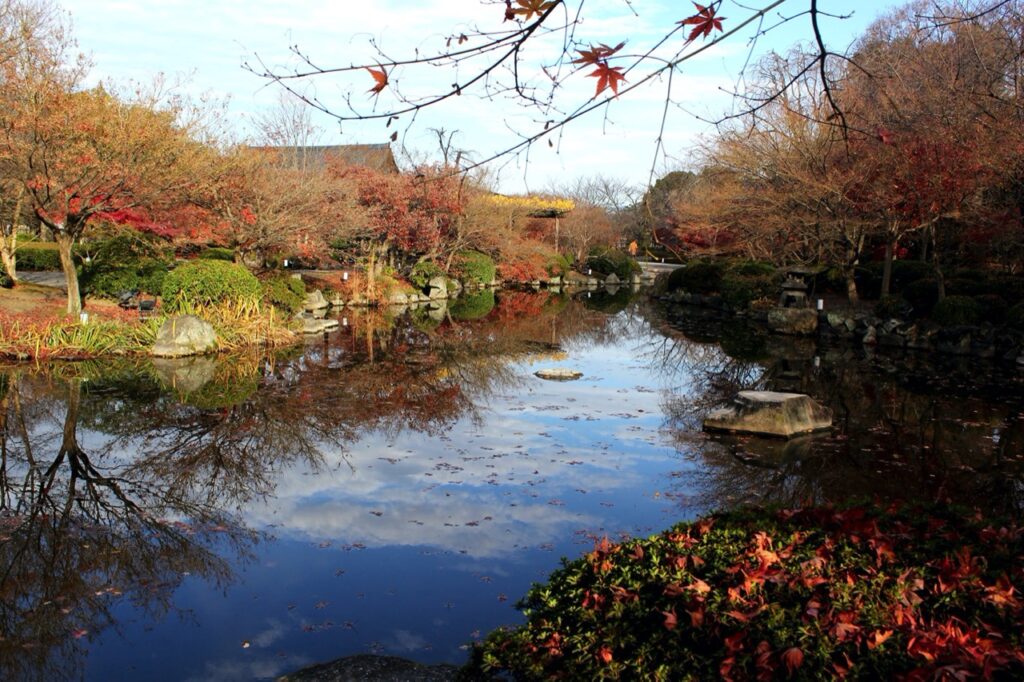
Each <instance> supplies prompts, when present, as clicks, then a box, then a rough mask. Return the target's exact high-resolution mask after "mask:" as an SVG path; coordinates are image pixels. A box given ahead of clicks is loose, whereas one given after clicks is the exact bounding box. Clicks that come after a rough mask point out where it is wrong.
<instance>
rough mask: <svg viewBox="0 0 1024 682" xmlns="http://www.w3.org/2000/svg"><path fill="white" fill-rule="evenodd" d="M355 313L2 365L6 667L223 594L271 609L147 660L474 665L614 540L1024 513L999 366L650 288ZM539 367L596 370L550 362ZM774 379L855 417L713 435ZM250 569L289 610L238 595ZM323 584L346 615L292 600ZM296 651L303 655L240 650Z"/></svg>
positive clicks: (131, 650)
mask: <svg viewBox="0 0 1024 682" xmlns="http://www.w3.org/2000/svg"><path fill="white" fill-rule="evenodd" d="M337 317H338V318H339V322H340V323H341V325H340V327H339V329H338V330H337V331H336V332H332V333H329V334H324V335H319V336H316V337H311V338H308V339H307V340H306V342H305V343H304V344H303V345H302V346H301V347H299V348H295V349H292V350H289V351H287V352H283V353H279V354H272V355H254V356H242V357H204V358H192V359H187V360H174V361H167V360H145V359H144V360H134V361H128V360H123V359H122V360H119V361H111V362H90V363H79V364H63V365H59V364H56V365H50V366H38V367H24V366H20V367H13V368H6V369H0V677H2V678H3V679H33V678H35V679H65V678H69V677H86V678H93V679H100V678H102V677H103V676H104V673H106V674H107V675H108V676H109V675H111V674H114V675H116V674H118V671H120V670H121V669H120V668H119V667H118V666H119V665H120V664H121V661H122V659H125V658H130V657H133V656H135V657H136V658H138V657H137V652H138V651H139V649H144V648H146V647H152V648H154V649H157V648H158V645H156V644H154V643H153V638H154V637H156V635H152V634H150V632H149V631H150V629H152V628H153V627H158V626H156V625H146V626H140V625H132V624H133V623H140V622H141V623H146V624H157V623H165V622H166V621H168V620H169V619H168V616H169V615H172V614H178V615H180V616H181V617H182V619H183V622H189V621H190V620H193V619H194V620H196V621H199V620H200V619H202V618H203V615H204V614H205V617H206V619H207V621H211V620H212V619H213V618H214V616H217V615H218V614H219V612H221V611H228V612H231V613H230V614H229V615H231V622H230V627H232V628H234V627H236V626H237V627H239V629H240V631H242V632H246V633H248V632H249V631H250V630H258V629H259V628H264V631H263V632H262V634H260V635H259V636H258V637H256V636H253V637H252V647H251V648H250V647H249V644H250V641H249V639H245V640H244V644H243V645H242V646H239V645H240V644H241V643H242V641H243V637H242V636H236V635H235V634H234V630H232V631H231V634H224V633H221V632H218V631H217V630H216V628H218V627H220V628H222V629H226V628H228V627H229V625H224V624H223V623H222V624H220V625H216V624H208V623H206V624H204V623H198V622H196V623H193V624H192V625H190V626H186V625H182V626H180V629H181V631H183V632H186V633H189V632H194V631H195V630H194V628H196V627H199V626H200V625H203V626H205V627H208V628H212V629H208V630H204V633H205V636H204V637H203V638H202V642H201V643H199V642H197V644H196V649H195V650H194V651H193V654H194V658H195V660H188V661H184V660H171V659H172V654H171V653H170V652H169V651H168V652H163V651H155V652H154V653H152V654H151V656H150V659H147V660H146V661H141V662H140V661H139V660H136V659H133V660H135V664H137V665H139V666H144V665H150V666H154V665H155V666H156V667H155V669H156V670H162V671H163V674H166V675H168V676H172V677H189V676H195V675H198V676H200V677H204V676H205V677H222V678H224V679H243V678H247V679H251V678H253V677H272V676H274V675H276V674H280V673H282V672H285V671H287V670H288V669H295V668H298V667H301V666H302V665H305V664H308V663H313V662H315V661H316V660H323V659H326V658H335V657H338V656H341V655H353V654H360V653H367V652H369V653H375V654H376V653H383V652H386V653H389V654H395V655H399V656H408V657H411V658H415V659H417V660H419V661H421V662H431V663H439V662H449V663H459V660H458V657H459V655H460V653H459V652H460V649H459V647H460V645H462V644H464V643H465V642H466V641H467V639H469V638H470V637H471V636H478V635H479V631H480V630H481V629H482V630H484V631H486V629H488V628H491V627H494V626H495V625H497V624H500V623H503V622H511V621H512V620H514V618H516V617H517V616H516V615H515V614H514V612H513V611H512V609H511V607H510V603H512V602H514V601H515V599H516V598H518V596H520V595H521V594H522V592H523V591H524V590H525V588H526V587H527V586H528V585H529V583H530V582H532V581H533V580H536V579H540V578H541V577H543V575H544V574H546V572H548V571H550V570H551V569H552V568H554V566H555V565H557V558H558V554H559V553H561V554H573V553H578V552H579V551H582V550H583V549H585V547H583V545H585V543H586V542H588V541H589V540H588V538H589V537H591V536H592V535H594V534H598V533H600V534H611V535H615V534H617V533H621V532H634V533H636V532H653V531H655V530H658V529H660V528H663V527H665V526H667V525H670V524H671V523H673V522H674V521H677V520H679V519H680V517H688V516H690V515H692V514H695V513H699V512H703V511H706V510H708V509H710V508H723V507H730V506H734V505H737V504H741V503H746V502H768V503H774V504H784V505H795V504H800V503H802V502H806V501H816V502H817V501H842V500H844V499H850V498H863V497H869V498H877V499H879V500H882V501H888V500H894V499H910V500H918V501H951V502H960V503H966V504H968V505H971V506H981V507H985V508H988V509H990V510H997V511H1008V512H1013V513H1018V512H1019V511H1020V510H1021V507H1022V504H1024V489H1022V488H1024V486H1022V481H1024V477H1022V465H1021V461H1022V457H1024V417H1022V406H1024V387H1022V382H1021V378H1020V375H1019V374H1005V373H1003V372H1002V371H1001V370H1000V369H999V368H998V367H996V366H988V365H985V366H979V365H977V364H971V363H962V362H957V361H952V360H949V361H946V360H934V359H925V358H920V357H914V356H905V357H896V356H884V355H868V354H865V353H864V352H863V351H860V350H848V349H837V348H822V347H818V346H817V345H816V343H815V342H814V341H810V340H799V339H792V338H781V337H769V336H766V335H764V334H763V333H761V332H759V331H758V330H757V329H755V328H751V327H748V326H745V325H742V324H737V323H735V322H723V321H721V320H717V319H714V318H711V317H705V316H702V315H701V314H700V313H699V311H693V310H682V309H678V308H676V309H665V308H662V307H660V306H656V305H652V304H650V303H648V302H646V301H644V300H642V299H637V298H635V297H634V296H633V295H632V292H630V291H629V290H627V289H620V290H619V291H616V292H607V291H590V292H587V291H584V292H582V293H578V294H575V295H574V296H571V297H570V296H566V295H557V294H553V293H539V294H538V293H531V292H516V291H505V292H498V293H496V294H495V293H494V292H489V291H488V292H482V293H478V294H473V295H467V296H464V297H462V298H460V299H459V300H457V301H455V302H454V303H453V304H452V305H451V306H450V307H449V306H446V305H433V306H421V307H418V308H415V309H404V310H403V309H390V310H351V309H346V310H343V311H342V312H340V313H337ZM539 363H543V364H546V365H559V364H564V363H571V364H572V365H573V367H580V368H582V369H583V370H584V373H585V378H584V380H583V381H581V382H569V383H567V384H559V385H555V384H551V383H548V382H543V381H540V380H539V379H536V378H535V377H533V369H534V367H535V366H536V365H537V364H539ZM588 363H589V364H588ZM748 388H757V389H771V390H784V391H799V392H805V393H808V394H810V395H812V396H813V397H815V398H816V399H817V400H819V401H821V402H823V403H824V404H826V405H828V406H829V407H830V408H831V409H832V410H833V411H834V414H835V416H836V428H835V430H834V431H833V432H832V433H830V434H825V435H823V436H817V437H814V438H804V439H794V440H791V441H785V442H784V441H773V440H763V439H755V438H727V437H711V436H708V435H706V434H704V433H702V431H701V428H700V426H701V420H702V418H703V416H704V414H706V412H707V411H708V410H710V409H712V408H713V407H715V406H717V405H720V404H722V403H723V402H725V401H726V400H728V399H729V398H731V397H732V395H734V394H735V393H736V392H737V391H738V390H743V389H748ZM275 546H276V547H277V549H275ZM360 550H366V551H365V552H364V551H360ZM327 552H331V553H330V554H328V553H327ZM342 561H344V565H343V568H339V565H341V564H342ZM243 574H245V575H246V576H247V578H243V577H241V576H242V575H243ZM425 575H426V576H430V578H429V580H426V579H425V578H424V577H423V576H425ZM246 581H248V583H249V584H250V585H264V586H265V587H264V589H265V590H268V591H270V592H271V594H269V595H265V600H266V602H267V603H266V604H265V605H262V604H257V605H255V606H254V604H256V602H254V601H253V599H252V598H250V597H245V596H237V588H236V586H238V585H239V584H240V583H243V582H246ZM345 581H349V582H348V583H346V582H345ZM358 581H363V582H358ZM387 581H393V582H394V583H395V584H397V585H398V586H399V587H397V588H394V586H393V585H392V583H391V582H387ZM349 583H351V584H353V585H355V584H358V585H359V586H360V587H349V586H348V585H349ZM492 583H493V584H492ZM403 587H405V588H408V589H407V591H406V593H405V596H404V597H403V599H404V601H403V602H402V603H403V604H404V607H403V608H397V607H395V606H394V605H393V602H391V601H388V600H389V599H391V596H390V595H391V594H392V591H393V590H394V589H397V590H398V591H399V592H400V591H401V590H402V588H403ZM229 588H231V589H229ZM232 589H234V592H232V591H231V590H232ZM249 589H253V590H255V589H256V588H255V587H250V588H249ZM344 590H348V591H344ZM310 593H315V594H317V595H330V596H331V599H333V601H334V602H336V603H337V604H338V611H337V612H336V613H335V614H334V615H333V616H332V617H331V618H328V617H326V615H324V614H326V613H327V612H328V611H329V610H330V609H331V608H333V607H332V606H330V605H329V602H330V601H331V599H328V598H326V597H324V596H317V597H316V599H315V600H313V601H315V602H316V604H315V606H312V607H310V608H311V609H312V611H308V610H307V611H304V610H303V608H302V607H301V606H299V607H296V605H295V602H297V601H299V600H300V599H301V598H306V597H308V595H309V594H310ZM353 594H354V595H355V596H353ZM453 594H454V595H456V597H454V598H455V599H458V600H461V601H460V602H459V605H458V606H459V608H458V609H455V608H452V604H451V603H450V600H451V599H453V597H452V595H453ZM183 600H184V602H185V605H184V606H182V605H181V604H180V603H179V602H182V601H183ZM190 600H191V601H190ZM218 600H221V601H223V603H224V604H225V606H224V607H222V608H215V609H212V610H211V611H202V609H201V608H200V606H201V605H203V604H208V603H214V602H216V603H220V602H219V601H218ZM506 602H508V603H506ZM228 604H229V605H230V606H228ZM197 605H200V606H197ZM498 605H500V609H502V610H501V611H499V610H498ZM261 609H262V610H261ZM396 609H397V610H396ZM236 610H237V612H238V613H237V616H236V615H235V614H234V611H236ZM282 613H284V614H286V615H281V614H282ZM125 614H129V615H130V617H128V618H127V620H125V618H126V617H125ZM225 617H226V616H225ZM360 618H362V620H359V619H360ZM417 618H419V620H416V619H417ZM235 621H242V622H241V623H240V624H239V623H236V622H235ZM250 621H251V622H250ZM390 621H395V622H396V623H397V622H399V621H401V622H402V623H403V624H402V625H401V626H399V625H394V626H393V624H392V623H391V622H390ZM421 621H422V622H421ZM160 627H162V626H160ZM168 627H170V626H168ZM414 627H415V628H420V630H419V631H417V630H414V629H413V628H414ZM190 628H191V629H190ZM161 632H162V633H164V634H162V635H161V636H166V633H167V632H168V630H167V629H166V628H164V629H163V630H161ZM171 632H172V634H174V633H175V632H177V631H171ZM339 632H342V633H344V634H346V635H350V636H351V637H352V638H353V639H352V641H349V640H345V641H346V642H347V643H345V644H344V645H342V644H339V642H340V641H342V640H340V639H338V638H339V637H341V635H340V634H337V633H339ZM423 633H426V634H423ZM472 633H475V634H472ZM182 636H188V635H187V634H186V635H182ZM428 636H429V637H430V638H432V640H431V642H436V646H434V644H433V643H428V642H427V639H428ZM329 637H332V638H333V639H331V638H329ZM224 640H227V644H225V643H224ZM382 642H383V643H382ZM228 646H230V652H227V651H226V649H227V647H228ZM271 646H275V647H280V648H281V649H284V650H286V651H287V652H296V653H294V655H293V654H292V653H289V655H288V656H285V657H284V658H280V659H277V658H276V657H273V656H272V654H268V657H267V658H266V659H260V660H259V661H253V660H249V659H244V658H243V656H249V657H250V658H252V657H253V656H255V655H256V654H258V653H267V652H265V650H266V649H267V648H269V647H271ZM203 647H205V648H203ZM217 657H220V658H223V659H224V660H223V661H220V662H217V661H214V660H213V659H214V658H217ZM217 660H218V661H219V660H220V659H219V658H218V659H217ZM218 665H220V666H222V667H216V666H218ZM204 666H205V667H204ZM231 666H234V667H231ZM246 666H248V667H246ZM145 669H146V668H144V667H141V668H139V670H138V674H143V673H144V670H145ZM83 671H84V672H83ZM211 671H212V672H211Z"/></svg>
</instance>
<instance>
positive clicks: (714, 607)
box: [472, 507, 1024, 680]
mask: <svg viewBox="0 0 1024 682" xmlns="http://www.w3.org/2000/svg"><path fill="white" fill-rule="evenodd" d="M1022 566H1024V531H1022V530H1021V529H1020V528H1019V527H1018V526H1016V525H1014V524H1002V523H998V522H989V521H986V520H985V519H983V518H981V517H979V516H976V515H974V516H972V515H964V514H962V513H959V512H955V511H949V510H929V511H920V510H910V509H897V508H894V509H889V510H885V511H879V510H875V509H866V508H859V507H858V508H851V509H834V508H809V509H803V510H798V511H787V510H783V511H775V512H763V511H740V512H735V513H730V514H720V515H715V516H711V517H708V518H705V519H702V520H699V521H697V522H694V523H684V524H681V525H679V526H676V527H675V528H673V529H671V530H669V531H667V532H665V533H662V534H661V535H657V536H654V537H651V538H649V539H646V540H632V541H628V542H623V543H621V544H615V543H612V542H609V541H608V539H607V538H603V539H600V540H598V541H597V542H596V545H595V548H594V550H593V551H592V552H590V553H589V554H587V555H585V556H584V557H582V558H580V559H577V560H575V561H572V562H569V563H566V565H565V567H564V568H562V569H560V570H558V571H556V572H555V573H554V574H553V575H552V576H551V578H550V579H549V581H548V582H547V583H546V584H543V585H536V586H535V587H534V588H533V589H532V590H531V591H530V593H529V594H528V595H527V597H526V598H525V599H524V600H523V602H522V603H521V604H520V607H521V608H522V609H523V610H524V611H525V612H526V614H527V619H528V620H527V623H526V624H525V625H523V626H521V627H519V628H516V629H514V630H500V631H497V632H495V633H493V634H492V635H490V636H489V637H488V639H487V640H486V641H485V642H484V643H483V644H482V645H481V646H479V647H478V648H477V649H476V651H475V652H474V660H473V663H472V665H473V666H474V667H475V668H476V669H477V670H479V671H485V672H487V673H488V674H490V673H495V672H498V671H506V672H511V673H512V674H513V675H515V676H516V677H517V678H519V677H521V678H530V679H541V678H543V679H620V678H621V679H627V678H628V679H664V680H705V679H725V680H752V679H759V680H762V679H763V680H770V679H844V678H852V679H887V680H888V679H904V680H931V679H1018V678H1019V677H1020V676H1021V675H1024V639H1022V637H1024V634H1022V632H1021V630H1020V626H1019V624H1020V620H1021V617H1022V615H1024V601H1022V600H1021V597H1020V590H1021V589H1022V587H1024V572H1022Z"/></svg>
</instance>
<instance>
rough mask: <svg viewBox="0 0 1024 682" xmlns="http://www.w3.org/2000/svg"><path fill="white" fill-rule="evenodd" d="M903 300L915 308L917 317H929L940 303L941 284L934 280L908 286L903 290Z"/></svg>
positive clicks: (917, 282)
mask: <svg viewBox="0 0 1024 682" xmlns="http://www.w3.org/2000/svg"><path fill="white" fill-rule="evenodd" d="M903 298H905V299H906V300H907V302H908V303H909V304H910V306H911V307H912V308H913V313H914V315H916V316H917V317H927V316H928V315H930V314H931V312H932V309H933V308H934V307H935V304H936V303H938V301H939V283H938V282H936V281H935V280H934V279H919V280H918V281H916V282H914V283H913V284H909V285H907V287H906V288H905V289H904V290H903Z"/></svg>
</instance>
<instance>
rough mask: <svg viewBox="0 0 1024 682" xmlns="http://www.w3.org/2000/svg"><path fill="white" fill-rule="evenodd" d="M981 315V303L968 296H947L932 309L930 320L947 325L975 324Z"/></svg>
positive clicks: (979, 320)
mask: <svg viewBox="0 0 1024 682" xmlns="http://www.w3.org/2000/svg"><path fill="white" fill-rule="evenodd" d="M981 316H982V307H981V305H980V304H979V303H978V302H977V301H976V300H974V299H973V298H971V297H969V296H947V297H946V298H944V299H942V300H941V301H939V302H938V303H936V304H935V308H934V309H933V310H932V320H934V321H935V322H937V323H938V324H941V325H943V326H947V327H955V326H958V325H964V324H977V323H978V322H981Z"/></svg>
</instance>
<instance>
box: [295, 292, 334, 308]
mask: <svg viewBox="0 0 1024 682" xmlns="http://www.w3.org/2000/svg"><path fill="white" fill-rule="evenodd" d="M330 305H331V304H330V303H328V302H327V299H326V298H324V292H322V291H320V290H319V289H315V290H313V291H311V292H309V293H308V294H306V302H305V304H303V306H302V307H303V309H304V310H306V311H308V312H311V313H312V312H316V311H317V310H324V309H326V308H327V307H328V306H330Z"/></svg>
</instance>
